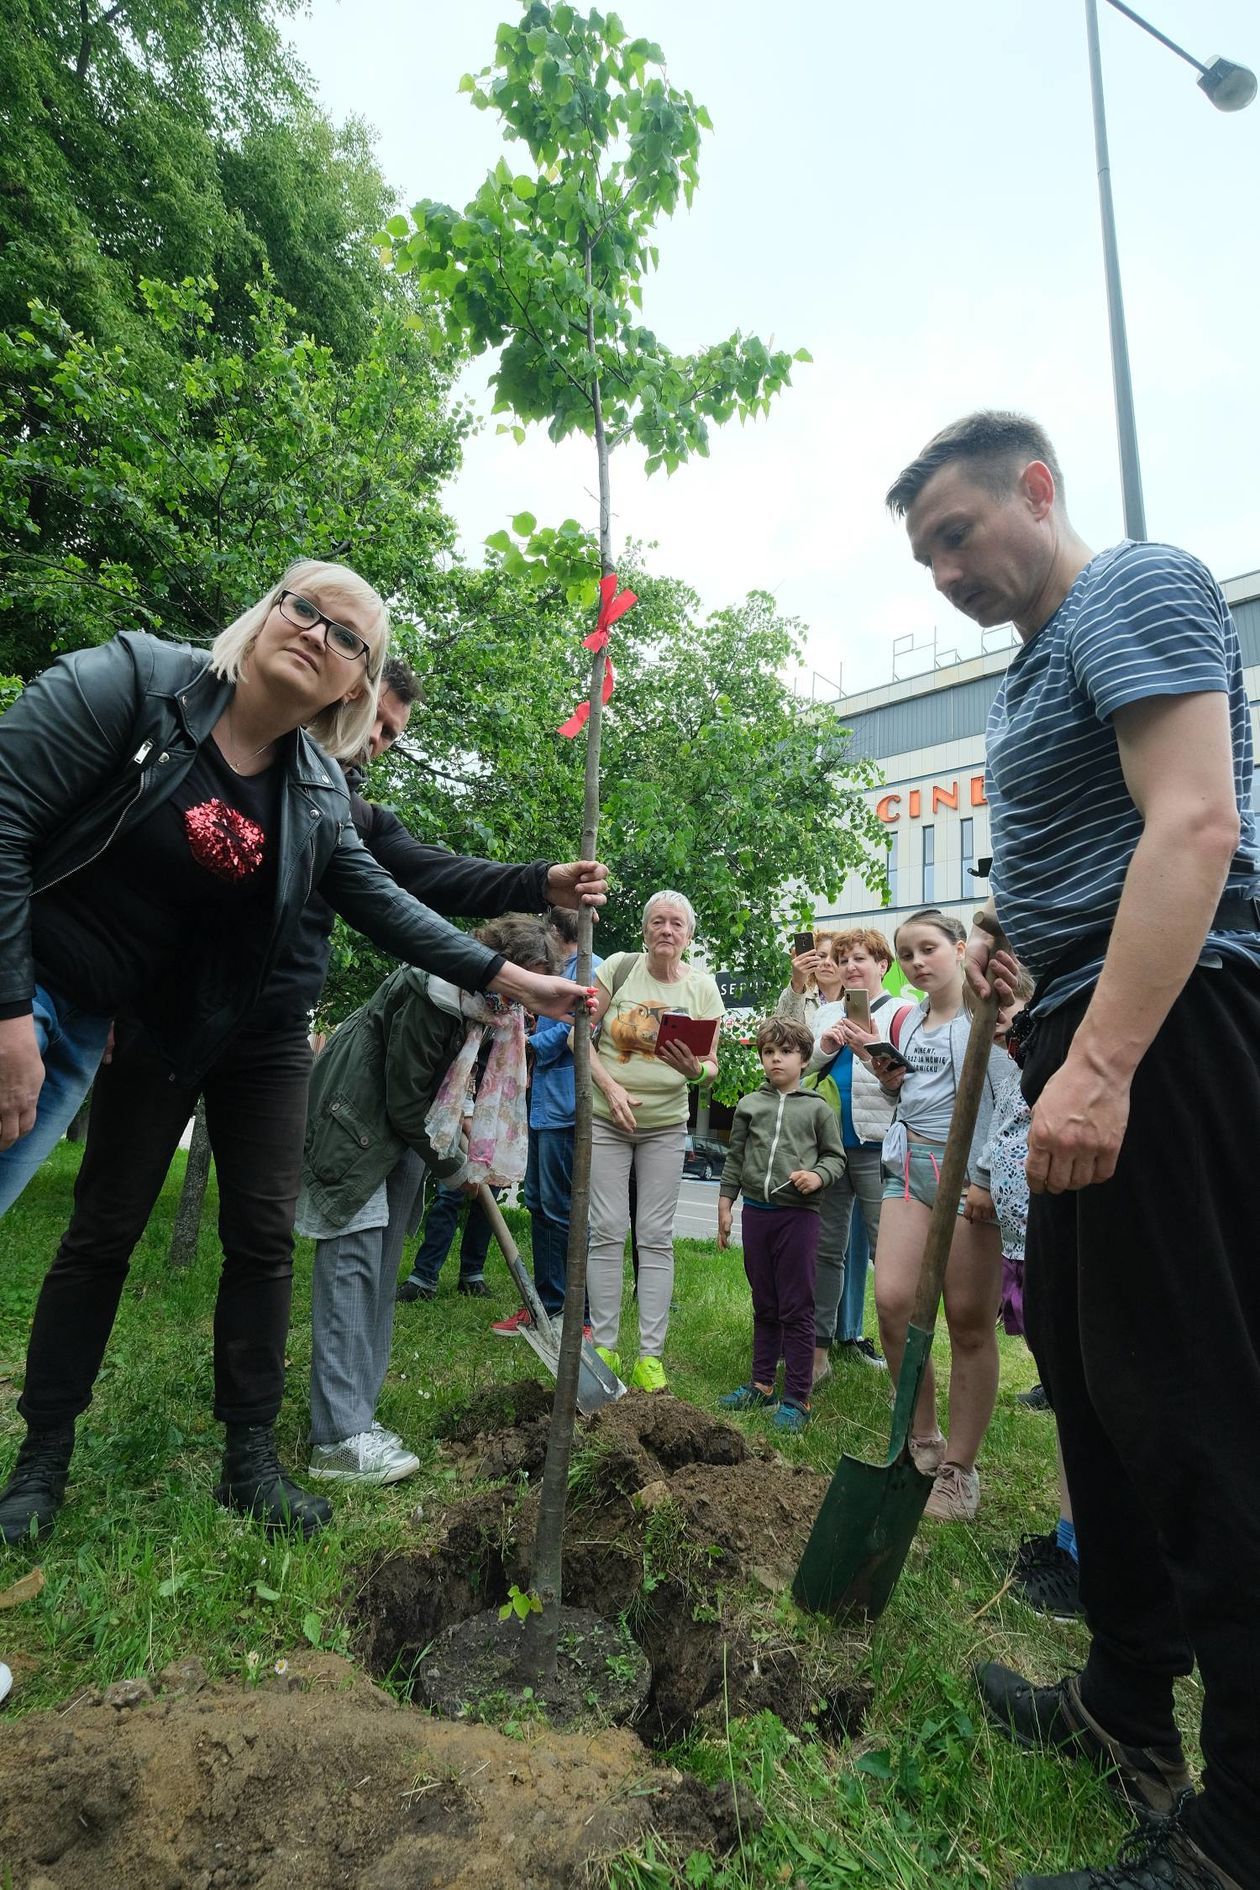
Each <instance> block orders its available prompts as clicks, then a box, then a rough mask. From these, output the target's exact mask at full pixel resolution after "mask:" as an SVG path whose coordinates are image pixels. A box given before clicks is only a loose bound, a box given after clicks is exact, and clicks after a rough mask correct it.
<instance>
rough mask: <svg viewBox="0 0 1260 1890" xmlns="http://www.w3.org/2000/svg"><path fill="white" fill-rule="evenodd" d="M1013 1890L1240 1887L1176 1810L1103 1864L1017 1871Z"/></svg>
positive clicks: (1139, 1833) (1238, 1889)
mask: <svg viewBox="0 0 1260 1890" xmlns="http://www.w3.org/2000/svg"><path fill="white" fill-rule="evenodd" d="M1181 1809H1184V1805H1183V1806H1182V1807H1181ZM1014 1890H1244V1886H1243V1885H1242V1884H1241V1883H1239V1881H1238V1879H1237V1877H1231V1876H1229V1875H1228V1873H1227V1872H1226V1871H1224V1870H1222V1869H1221V1867H1220V1865H1219V1864H1214V1863H1213V1862H1212V1860H1211V1858H1209V1857H1208V1856H1207V1855H1206V1854H1205V1853H1204V1852H1203V1851H1201V1850H1200V1849H1199V1847H1198V1845H1197V1844H1196V1843H1195V1841H1194V1839H1193V1838H1192V1837H1191V1836H1190V1834H1189V1832H1188V1831H1187V1830H1186V1828H1185V1826H1184V1824H1183V1822H1182V1819H1181V1817H1180V1815H1174V1816H1173V1817H1171V1818H1169V1819H1167V1820H1165V1821H1163V1822H1161V1823H1159V1824H1157V1825H1155V1826H1154V1827H1153V1828H1148V1829H1147V1830H1145V1831H1137V1832H1135V1833H1134V1835H1133V1836H1132V1837H1131V1838H1129V1839H1128V1841H1127V1842H1126V1843H1125V1844H1124V1845H1123V1846H1122V1847H1121V1851H1120V1855H1119V1857H1118V1858H1117V1859H1116V1862H1115V1863H1114V1864H1111V1865H1109V1866H1108V1867H1107V1868H1106V1869H1105V1870H1066V1871H1061V1872H1059V1874H1058V1875H1057V1876H1054V1877H1017V1878H1016V1879H1015V1884H1014Z"/></svg>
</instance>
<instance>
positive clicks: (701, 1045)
mask: <svg viewBox="0 0 1260 1890" xmlns="http://www.w3.org/2000/svg"><path fill="white" fill-rule="evenodd" d="M717 1027H718V1020H717V1018H716V1017H688V1016H687V1013H686V1012H685V1011H666V1012H665V1014H664V1016H663V1017H662V1018H661V1027H660V1029H659V1030H658V1032H657V1033H656V1054H657V1056H659V1055H660V1054H661V1051H662V1050H663V1049H664V1048H665V1046H666V1044H668V1043H685V1044H686V1046H687V1048H688V1050H690V1051H691V1053H692V1055H693V1056H697V1057H699V1059H700V1061H701V1062H702V1063H703V1062H704V1060H705V1058H706V1057H711V1056H712V1055H713V1052H714V1048H715V1046H716V1044H717Z"/></svg>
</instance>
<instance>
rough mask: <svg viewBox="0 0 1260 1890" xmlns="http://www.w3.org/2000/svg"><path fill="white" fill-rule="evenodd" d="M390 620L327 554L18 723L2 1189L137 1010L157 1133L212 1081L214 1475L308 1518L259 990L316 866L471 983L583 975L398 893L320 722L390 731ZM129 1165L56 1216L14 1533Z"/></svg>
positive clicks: (294, 1060)
mask: <svg viewBox="0 0 1260 1890" xmlns="http://www.w3.org/2000/svg"><path fill="white" fill-rule="evenodd" d="M388 632H389V620H388V613H387V611H386V607H385V604H384V602H383V600H382V599H381V598H380V597H379V596H378V594H377V593H376V591H374V590H373V589H372V587H371V585H370V584H367V583H366V582H365V581H364V580H363V579H362V578H361V577H359V576H358V575H357V573H355V572H354V571H351V570H349V569H348V568H347V567H346V566H344V565H337V564H325V563H320V562H318V561H315V560H306V561H303V562H302V563H300V564H298V565H295V566H293V567H292V568H291V569H290V570H289V571H287V572H286V573H285V575H284V577H283V578H282V579H281V580H280V582H279V583H278V584H276V585H275V586H274V587H273V589H272V590H271V591H269V592H268V594H267V595H266V596H265V597H264V598H262V599H261V600H260V601H259V602H258V603H257V604H255V605H254V606H253V607H252V608H251V609H249V610H247V611H246V612H245V613H244V615H243V616H241V617H239V618H238V619H237V621H236V622H235V623H233V624H231V625H230V626H229V627H228V628H227V629H226V630H224V631H222V632H221V633H220V635H219V636H218V637H217V638H216V640H215V642H214V644H213V646H212V647H211V649H210V650H208V651H207V650H197V649H192V648H189V647H188V646H186V645H180V644H173V643H167V642H164V641H162V640H160V639H159V638H157V637H152V636H147V635H143V634H137V633H134V632H130V631H126V632H123V633H122V634H121V635H119V636H117V637H115V638H114V639H113V640H112V642H110V643H108V644H104V645H101V646H100V647H98V648H95V649H90V650H81V651H78V652H76V653H75V654H73V655H71V656H66V657H62V658H60V659H59V660H58V661H57V662H55V663H54V664H53V665H52V667H51V668H50V669H48V670H46V671H45V672H44V674H43V675H42V676H40V677H39V678H38V679H37V680H36V681H35V682H33V683H32V684H31V685H30V687H29V688H27V689H26V690H25V691H24V692H23V694H22V695H21V696H20V697H19V698H18V700H17V702H16V703H15V704H14V705H13V707H12V708H10V710H9V711H8V713H7V714H6V715H5V717H4V718H3V721H0V1214H2V1213H3V1212H4V1211H5V1209H7V1208H8V1207H9V1206H10V1205H11V1204H12V1202H13V1201H14V1200H15V1199H16V1198H17V1196H18V1195H19V1194H20V1192H21V1190H22V1188H23V1186H24V1185H25V1183H26V1182H27V1180H29V1178H30V1176H31V1174H32V1173H33V1172H34V1170H35V1169H36V1168H37V1167H38V1166H39V1164H40V1162H41V1161H42V1160H43V1158H44V1156H45V1155H47V1153H48V1152H49V1149H50V1148H51V1147H52V1145H53V1143H55V1141H56V1140H57V1139H58V1137H59V1136H60V1134H61V1132H62V1130H63V1129H64V1128H65V1126H66V1124H67V1122H68V1121H69V1119H70V1117H71V1116H72V1115H73V1114H74V1112H75V1111H76V1110H77V1108H78V1106H79V1104H80V1103H81V1101H82V1099H83V1095H84V1093H85V1091H86V1090H87V1088H88V1085H89V1083H90V1082H91V1080H92V1077H93V1074H94V1072H95V1070H96V1066H97V1064H98V1063H99V1061H100V1058H101V1055H102V1052H103V1051H104V1048H105V1043H106V1038H107V1034H108V1031H109V1027H110V1020H111V1019H112V1018H114V1017H115V1016H118V1017H125V1018H126V1019H127V1020H128V1021H127V1029H128V1031H129V1032H132V1033H138V1034H139V1035H140V1036H141V1038H142V1043H141V1044H140V1045H139V1046H138V1048H136V1050H135V1052H134V1054H133V1056H132V1062H133V1065H134V1067H136V1068H137V1069H140V1070H141V1078H142V1079H144V1077H145V1071H146V1070H147V1071H148V1073H149V1075H148V1078H147V1080H137V1082H136V1084H135V1085H134V1088H133V1092H132V1095H133V1108H134V1112H135V1113H134V1115H133V1121H132V1127H133V1129H134V1131H135V1138H136V1141H137V1142H139V1143H143V1144H144V1145H145V1147H146V1148H147V1149H149V1150H150V1151H151V1150H152V1149H153V1148H154V1147H157V1148H159V1154H160V1150H161V1143H162V1137H163V1135H168V1134H169V1132H170V1131H172V1129H173V1134H174V1138H175V1140H178V1135H179V1129H180V1127H182V1125H183V1123H184V1122H186V1121H187V1119H188V1117H189V1116H190V1115H191V1113H192V1109H193V1106H194V1104H195V1102H196V1100H197V1095H198V1093H199V1092H201V1093H202V1094H204V1096H205V1102H206V1122H207V1127H208V1129H209V1133H210V1142H211V1146H212V1149H213V1151H214V1155H215V1162H216V1167H217V1170H218V1180H219V1200H220V1213H219V1231H220V1235H221V1237H222V1241H223V1250H224V1266H223V1272H222V1276H221V1279H220V1284H219V1295H218V1303H217V1306H216V1308H215V1323H214V1364H215V1405H214V1408H215V1415H216V1417H218V1418H219V1419H220V1420H221V1421H222V1422H223V1423H224V1424H225V1425H226V1427H227V1448H226V1452H225V1455H224V1462H223V1474H222V1480H221V1482H220V1483H219V1485H218V1487H217V1489H216V1491H215V1495H216V1497H217V1498H218V1500H219V1501H220V1502H221V1503H223V1504H225V1505H227V1506H228V1507H231V1508H233V1509H238V1510H243V1511H246V1512H248V1513H250V1514H253V1515H256V1516H258V1517H259V1518H260V1519H261V1520H262V1521H263V1523H264V1524H265V1525H266V1526H267V1527H268V1528H273V1529H274V1528H294V1529H298V1530H301V1531H302V1533H304V1534H309V1533H310V1532H311V1531H312V1530H313V1529H315V1528H318V1527H319V1526H320V1525H321V1524H322V1523H323V1522H325V1521H326V1520H327V1518H328V1514H329V1511H328V1506H327V1504H326V1503H324V1502H323V1501H322V1499H317V1498H313V1497H310V1496H308V1495H307V1493H306V1492H305V1491H304V1490H301V1489H300V1488H298V1486H297V1485H295V1484H293V1483H291V1482H289V1480H288V1479H287V1478H286V1477H285V1476H284V1475H283V1473H282V1472H281V1469H280V1466H279V1462H278V1460H277V1457H276V1449H275V1442H274V1437H273V1425H274V1421H275V1418H276V1415H277V1413H278V1411H279V1408H280V1401H281V1396H282V1393H283V1387H284V1347H285V1335H286V1332H287V1330H288V1319H289V1297H290V1288H291V1282H292V1270H293V1260H292V1254H293V1242H292V1226H293V1207H294V1201H295V1199H296V1195H297V1186H298V1178H299V1171H300V1165H301V1156H302V1138H303V1131H304V1127H305V1121H306V1088H307V1080H308V1077H309V1072H310V1052H309V1048H308V1044H307V1039H306V1020H305V1018H304V1017H303V1016H301V1015H296V1016H292V1017H289V1016H286V1017H284V1018H275V1017H272V1016H269V1015H265V1014H264V1013H265V1011H266V1006H265V1005H259V1003H258V998H259V994H260V992H261V991H262V990H263V987H264V985H266V984H267V982H268V979H269V976H270V974H271V972H272V971H273V969H274V967H275V965H276V963H277V960H278V958H279V957H280V955H281V954H282V952H283V951H284V949H285V948H286V947H287V946H288V945H289V944H290V943H291V942H292V940H293V938H294V936H295V933H296V929H297V927H298V923H299V920H300V919H301V915H302V911H303V908H304V907H305V905H306V904H307V901H308V900H309V898H310V897H311V895H312V893H313V892H315V891H316V890H318V891H319V892H320V893H322V895H323V897H324V898H325V899H326V900H327V901H328V903H329V904H330V905H331V906H332V907H334V909H335V910H337V911H338V912H340V913H342V914H343V915H344V916H345V917H346V918H347V919H348V920H349V921H350V923H351V924H352V925H354V926H356V927H358V928H359V929H360V930H361V931H363V932H365V933H366V934H367V935H368V937H370V938H371V939H373V940H374V942H375V943H377V944H378V945H380V946H381V947H382V948H383V949H384V950H385V951H388V952H392V953H394V954H396V955H397V956H398V957H400V958H402V959H404V960H407V961H409V962H411V963H414V964H419V965H422V966H423V967H425V969H427V970H429V971H432V972H435V973H437V974H438V975H439V976H441V977H444V978H446V979H448V980H449V981H450V982H452V983H454V984H457V985H460V986H461V987H463V988H464V989H466V990H491V991H495V992H499V993H501V994H503V995H504V996H506V997H509V998H523V999H524V1000H525V1001H526V1002H527V1003H528V1004H529V1005H530V1007H531V1008H533V1009H535V1010H541V1011H543V1012H545V1013H547V1014H548V1015H552V1016H564V1015H567V1014H569V1013H570V1012H571V1011H572V1009H573V1006H574V1003H575V1002H576V1001H578V1000H579V998H580V996H581V993H580V991H579V987H578V986H576V985H574V984H572V983H570V982H569V981H567V980H565V979H560V978H554V977H544V976H540V975H538V974H536V973H532V972H526V971H524V970H521V969H520V968H519V967H517V966H514V965H511V964H509V963H507V962H505V960H504V959H503V958H502V957H501V956H500V955H499V954H497V953H495V952H491V951H489V950H488V949H487V948H486V947H485V946H484V945H481V944H479V943H478V942H477V940H476V939H474V938H471V937H469V936H468V935H467V934H466V933H464V932H460V931H457V930H456V929H455V928H454V927H453V926H451V925H449V924H448V923H447V922H446V921H445V920H444V919H439V918H438V917H437V916H436V915H435V914H434V913H432V912H430V911H429V910H428V909H427V908H426V907H424V906H422V905H420V904H419V902H418V901H416V900H415V899H413V898H411V897H410V896H408V895H407V894H405V893H404V892H402V891H401V890H400V889H399V887H398V886H397V885H396V884H395V883H394V881H393V880H392V879H391V878H390V876H389V874H388V873H387V872H386V871H385V869H384V868H383V867H382V866H380V865H379V864H378V863H377V862H376V861H375V860H374V859H373V858H372V856H371V854H370V853H368V851H367V850H366V849H365V848H364V846H363V845H362V843H361V841H360V840H359V837H358V835H357V834H356V832H355V830H354V828H353V826H352V825H351V823H350V819H349V798H348V794H347V790H346V785H345V781H344V779H343V777H342V773H341V770H340V768H338V767H337V766H336V765H335V764H334V763H333V762H331V761H330V760H329V759H328V758H327V756H326V755H325V754H324V753H323V752H322V750H321V749H320V748H319V747H317V746H316V742H318V741H323V742H327V743H328V744H329V746H331V747H333V748H334V749H336V750H338V751H340V752H346V751H348V750H353V749H354V748H356V747H358V746H360V745H362V743H363V742H364V741H365V740H366V739H367V737H368V736H369V734H370V732H371V730H372V727H373V723H374V721H375V719H376V713H377V693H378V685H379V680H380V676H381V670H382V666H383V664H384V661H385V653H386V644H387V639H388ZM312 737H314V739H311V738H312ZM36 894H38V897H34V895H36ZM141 1066H144V1067H143V1068H141ZM159 1118H160V1120H159ZM346 1126H347V1135H352V1134H354V1133H355V1131H354V1126H353V1124H352V1123H347V1125H346ZM167 1158H168V1159H169V1151H168V1152H167ZM127 1167H128V1162H127V1159H126V1157H125V1156H124V1158H123V1159H122V1161H121V1163H120V1164H118V1165H114V1166H113V1167H111V1165H109V1164H105V1165H101V1164H97V1165H96V1166H95V1167H94V1168H93V1170H92V1173H91V1176H90V1177H89V1176H88V1175H87V1173H86V1171H84V1172H82V1173H81V1176H80V1186H79V1188H78V1190H77V1192H76V1203H75V1223H76V1226H77V1229H78V1235H79V1238H78V1241H77V1244H76V1245H74V1246H70V1245H68V1244H67V1242H65V1241H63V1243H62V1247H61V1249H60V1250H59V1252H58V1255H57V1258H56V1260H55V1261H54V1264H53V1266H52V1268H51V1270H50V1272H49V1273H48V1275H47V1277H46V1278H45V1281H44V1285H43V1288H42V1290H41V1293H40V1298H39V1303H38V1306H37V1308H36V1313H35V1323H34V1328H33V1331H32V1334H31V1341H30V1346H29V1350H28V1354H27V1364H26V1374H25V1385H24V1388H23V1393H22V1397H21V1400H20V1402H19V1405H18V1409H19V1411H20V1413H21V1415H22V1416H23V1417H24V1418H25V1420H26V1423H27V1436H26V1439H25V1441H24V1443H23V1444H22V1447H21V1449H20V1450H19V1452H18V1458H17V1463H16V1465H15V1467H14V1472H13V1475H12V1476H11V1478H10V1480H9V1483H8V1485H7V1486H6V1487H5V1489H4V1490H3V1491H0V1538H2V1539H3V1540H5V1541H9V1542H17V1541H24V1540H26V1539H27V1537H28V1536H30V1535H31V1534H39V1533H41V1532H42V1531H44V1530H46V1529H47V1528H48V1527H50V1526H51V1523H52V1519H53V1517H54V1516H55V1514H56V1512H57V1509H58V1507H59V1506H60V1503H61V1499H62V1494H63V1492H64V1488H65V1482H66V1476H67V1473H68V1469H69V1464H70V1457H71V1452H72V1450H73V1447H74V1425H75V1419H76V1418H77V1417H78V1415H79V1414H80V1412H82V1411H84V1410H86V1408H87V1406H88V1404H89V1403H90V1402H91V1397H92V1389H93V1385H94V1382H95V1379H96V1374H97V1371H98V1370H99V1367H100V1363H101V1359H102V1356H103V1354H104V1350H105V1346H106V1343H107V1341H108V1338H109V1333H110V1329H111V1327H112V1325H113V1321H114V1316H115V1313H116V1311H117V1307H118V1301H119V1297H120V1295H121V1292H122V1286H123V1281H124V1279H125V1277H126V1272H127V1262H128V1258H129V1254H130V1240H129V1239H128V1240H120V1239H119V1237H118V1236H119V1224H120V1221H125V1220H126V1218H127V1217H126V1213H125V1212H124V1203H122V1202H120V1196H122V1197H125V1196H126V1194H127V1188H126V1187H125V1186H123V1185H122V1184H123V1181H124V1178H125V1175H126V1171H127ZM120 1169H121V1171H122V1172H119V1171H120Z"/></svg>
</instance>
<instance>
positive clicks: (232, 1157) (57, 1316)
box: [18, 1022, 311, 1430]
mask: <svg viewBox="0 0 1260 1890" xmlns="http://www.w3.org/2000/svg"><path fill="white" fill-rule="evenodd" d="M310 1067H311V1053H310V1048H309V1045H308V1043H307V1040H306V1033H305V1029H304V1027H303V1026H302V1025H300V1024H295V1025H294V1026H292V1027H291V1028H288V1029H284V1030H280V1031H250V1030H243V1031H241V1032H240V1034H239V1035H238V1036H236V1037H235V1038H233V1040H232V1042H231V1043H230V1044H229V1045H228V1047H227V1049H226V1050H225V1051H224V1052H223V1053H222V1055H221V1056H220V1058H219V1060H218V1062H217V1063H216V1064H215V1065H214V1067H213V1068H212V1069H211V1070H210V1072H209V1073H208V1075H207V1076H206V1078H205V1081H204V1082H203V1084H202V1086H201V1087H202V1093H203V1094H204V1096H205V1100H206V1127H207V1130H208V1131H209V1135H210V1146H211V1148H212V1149H213V1151H214V1161H215V1170H216V1173H217V1176H218V1184H219V1236H220V1239H221V1240H222V1242H223V1272H222V1274H221V1276H220V1279H219V1296H218V1300H217V1303H216V1305H215V1312H214V1415H215V1416H216V1417H217V1418H219V1419H220V1420H221V1421H222V1422H223V1423H225V1424H270V1423H272V1422H273V1421H274V1419H275V1417H276V1414H277V1412H278V1411H279V1409H280V1401H281V1399H282V1397H283V1395H284V1342H285V1335H286V1333H287V1332H288V1327H289V1300H290V1295H291V1291H292V1283H293V1211H294V1204H295V1202H296V1200H297V1192H298V1182H299V1178H300V1174H301V1166H302V1141H303V1135H304V1131H305V1125H306V1091H307V1084H308V1081H309V1077H310ZM196 1102H197V1090H196V1089H195V1088H189V1087H187V1086H181V1085H180V1084H178V1083H176V1082H174V1081H173V1080H172V1078H171V1075H170V1071H169V1068H168V1066H167V1065H166V1064H165V1063H164V1062H163V1061H162V1060H161V1058H160V1057H158V1056H157V1054H156V1053H155V1052H154V1050H153V1049H152V1048H151V1046H150V1045H149V1042H148V1039H147V1038H146V1037H145V1035H144V1033H143V1032H142V1031H140V1030H139V1029H138V1028H137V1027H136V1026H134V1025H129V1024H126V1023H122V1022H120V1023H119V1025H118V1027H117V1031H116V1041H115V1047H114V1058H113V1061H112V1063H109V1064H107V1065H106V1066H105V1067H104V1068H103V1069H102V1070H101V1072H100V1074H99V1075H98V1077H97V1079H96V1085H95V1088H94V1090H93V1092H92V1113H91V1118H90V1121H89V1125H88V1137H87V1146H86V1148H85V1149H84V1152H83V1162H82V1165H81V1167H80V1169H79V1175H78V1180H77V1182H76V1184H75V1190H74V1218H73V1219H72V1220H71V1222H70V1226H69V1227H68V1229H67V1230H66V1233H65V1235H64V1237H63V1239H62V1242H61V1245H60V1247H59V1248H58V1250H57V1257H56V1259H55V1260H54V1261H53V1264H52V1267H51V1269H50V1270H49V1273H48V1275H47V1277H46V1278H45V1280H44V1284H43V1287H42V1289H41V1291H40V1295H39V1302H38V1304H37V1306H36V1308H35V1323H34V1326H33V1327H32V1330H31V1338H30V1344H29V1346H28V1348H27V1354H26V1387H25V1390H24V1391H23V1393H22V1397H21V1400H20V1401H19V1404H18V1410H19V1411H20V1412H21V1414H22V1416H23V1417H24V1418H25V1419H26V1422H27V1423H28V1424H29V1425H30V1426H31V1427H32V1429H38V1430H43V1429H51V1428H53V1427H54V1426H57V1425H61V1424H65V1423H68V1422H70V1420H71V1419H73V1418H75V1417H77V1416H78V1414H79V1413H80V1412H81V1411H86V1409H87V1407H88V1405H89V1404H90V1403H91V1401H92V1387H93V1385H94V1383H95V1381H96V1374H97V1372H98V1371H99V1370H100V1366H101V1360H102V1358H103V1357H104V1355H105V1347H106V1344H107V1343H108V1340H109V1335H110V1331H111V1329H112V1327H113V1324H114V1318H115V1315H116V1313H117V1311H118V1301H119V1299H120V1297H121V1294H122V1289H123V1283H124V1281H125V1280H126V1277H127V1269H128V1267H129V1265H130V1263H131V1255H132V1252H133V1250H134V1248H135V1245H136V1242H137V1241H138V1240H139V1239H140V1236H141V1235H142V1234H143V1232H144V1229H145V1226H146V1224H147V1222H148V1219H149V1215H150V1213H151V1212H152V1210H153V1205H154V1203H155V1202H156V1200H157V1198H158V1196H159V1194H160V1193H161V1191H162V1184H163V1182H164V1181H165V1179H166V1175H167V1170H168V1169H169V1167H170V1165H171V1157H172V1155H173V1154H174V1152H175V1150H176V1148H177V1147H178V1146H179V1138H180V1135H181V1134H182V1132H183V1129H184V1125H185V1124H186V1123H187V1121H188V1118H189V1116H190V1115H191V1114H192V1112H193V1109H194V1108H195V1107H196Z"/></svg>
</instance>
